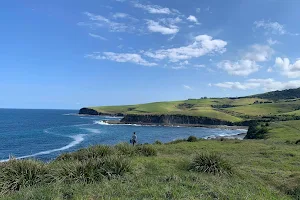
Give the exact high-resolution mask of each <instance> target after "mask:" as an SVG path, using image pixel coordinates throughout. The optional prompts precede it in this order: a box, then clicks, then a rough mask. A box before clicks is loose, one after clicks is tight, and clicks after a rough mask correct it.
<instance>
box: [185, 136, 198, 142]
mask: <svg viewBox="0 0 300 200" xmlns="http://www.w3.org/2000/svg"><path fill="white" fill-rule="evenodd" d="M187 141H188V142H197V138H196V137H195V136H190V137H188V139H187Z"/></svg>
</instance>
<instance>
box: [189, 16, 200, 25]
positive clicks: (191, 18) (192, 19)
mask: <svg viewBox="0 0 300 200" xmlns="http://www.w3.org/2000/svg"><path fill="white" fill-rule="evenodd" d="M187 20H189V21H190V22H194V23H196V24H199V22H198V19H197V18H196V17H195V16H193V15H190V16H189V17H188V18H187Z"/></svg>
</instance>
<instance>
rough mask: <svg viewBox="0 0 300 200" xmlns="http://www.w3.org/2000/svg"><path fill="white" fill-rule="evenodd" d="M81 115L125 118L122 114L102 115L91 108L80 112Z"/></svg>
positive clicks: (82, 109)
mask: <svg viewBox="0 0 300 200" xmlns="http://www.w3.org/2000/svg"><path fill="white" fill-rule="evenodd" d="M79 114H80V115H106V116H124V115H123V114H122V113H115V114H111V113H102V112H98V111H97V110H94V109H91V108H81V109H80V110H79Z"/></svg>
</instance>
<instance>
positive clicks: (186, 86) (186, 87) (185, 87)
mask: <svg viewBox="0 0 300 200" xmlns="http://www.w3.org/2000/svg"><path fill="white" fill-rule="evenodd" d="M183 88H184V89H186V90H193V88H192V87H190V86H188V85H183Z"/></svg>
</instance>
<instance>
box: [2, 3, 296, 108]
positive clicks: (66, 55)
mask: <svg viewBox="0 0 300 200" xmlns="http://www.w3.org/2000/svg"><path fill="white" fill-rule="evenodd" d="M299 6H300V1H296V0H285V1H283V0H254V1H248V0H231V1H219V0H206V1H205V0H202V1H194V0H184V1H183V0H164V1H159V0H151V1H144V0H139V1H137V0H105V1H99V0H89V1H79V0H64V1H58V0H52V1H47V2H46V1H39V0H28V1H17V0H10V1H3V2H2V3H1V13H0V21H1V37H0V45H1V48H0V62H1V65H0V76H1V78H0V91H1V95H0V107H3V108H62V109H63V108H65V109H69V108H71V109H77V108H80V107H84V106H92V105H118V104H136V103H146V102H153V101H165V100H181V99H187V98H200V97H203V96H208V97H223V96H242V95H248V94H253V93H260V92H265V91H271V90H282V89H288V88H296V87H300V46H299V44H300V35H299V34H300V26H299V19H300V13H299V12H298V8H299Z"/></svg>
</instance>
